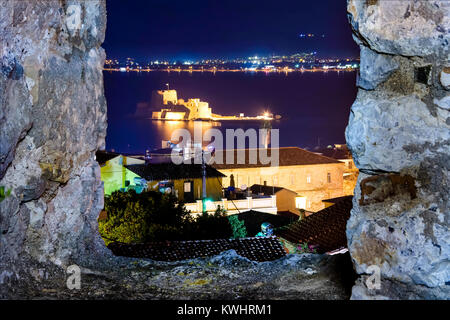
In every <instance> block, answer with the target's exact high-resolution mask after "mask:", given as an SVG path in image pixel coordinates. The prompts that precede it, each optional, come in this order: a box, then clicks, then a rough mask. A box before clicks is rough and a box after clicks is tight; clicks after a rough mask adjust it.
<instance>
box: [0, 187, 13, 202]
mask: <svg viewBox="0 0 450 320" xmlns="http://www.w3.org/2000/svg"><path fill="white" fill-rule="evenodd" d="M10 195H11V189H8V191H6V192H5V187H4V186H0V202H2V201H3V200H5V199H6V197H9V196H10Z"/></svg>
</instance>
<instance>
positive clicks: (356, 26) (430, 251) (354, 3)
mask: <svg viewBox="0 0 450 320" xmlns="http://www.w3.org/2000/svg"><path fill="white" fill-rule="evenodd" d="M348 16H349V20H350V23H351V25H352V28H353V32H354V39H355V41H356V42H357V43H358V44H359V45H360V47H361V68H360V73H359V77H358V80H357V85H358V87H359V91H358V95H357V99H356V101H355V103H354V104H353V106H352V109H351V114H350V120H349V125H348V127H347V129H346V139H347V143H348V145H349V147H350V149H351V151H352V154H353V157H354V159H355V163H356V165H357V167H358V168H359V170H360V175H359V178H358V184H357V186H356V189H355V197H354V200H353V201H354V206H353V210H352V214H351V218H350V220H349V222H348V224H347V238H348V245H349V249H350V253H351V256H352V259H353V262H354V265H355V267H356V271H357V273H358V274H359V275H360V278H359V280H358V282H357V284H356V285H355V286H354V288H353V294H352V298H354V299H385V298H391V299H396V298H426V299H432V298H447V299H448V297H449V296H450V290H449V282H450V237H449V229H448V227H449V214H450V213H449V198H450V197H449V196H450V176H449V169H450V130H449V129H450V112H449V111H450V96H449V91H448V90H449V85H450V83H449V77H450V61H449V59H450V51H449V40H450V2H448V1H417V0H416V1H413V0H411V1H408V0H402V1H382V0H378V1H377V0H367V1H363V0H349V1H348ZM371 265H375V266H378V267H379V268H380V271H381V286H380V288H379V289H377V288H376V287H372V289H369V288H368V286H367V281H368V280H369V282H370V283H374V282H371V281H372V280H373V279H374V277H373V276H372V277H370V279H369V276H370V275H372V274H373V270H375V269H371V268H370V266H371ZM372 268H373V267H372ZM375 268H376V267H375Z"/></svg>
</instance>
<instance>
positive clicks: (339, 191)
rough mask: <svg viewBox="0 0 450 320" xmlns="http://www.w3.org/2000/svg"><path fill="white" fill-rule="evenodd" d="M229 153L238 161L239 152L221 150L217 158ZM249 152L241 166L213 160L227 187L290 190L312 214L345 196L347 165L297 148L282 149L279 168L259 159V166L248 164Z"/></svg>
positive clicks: (224, 157) (280, 150)
mask: <svg viewBox="0 0 450 320" xmlns="http://www.w3.org/2000/svg"><path fill="white" fill-rule="evenodd" d="M269 150H270V149H269ZM228 152H233V153H234V159H237V153H236V150H227V151H218V152H216V155H215V158H217V159H226V155H224V153H228ZM221 153H222V154H221ZM245 153H246V156H245V159H246V163H244V164H238V163H237V161H234V162H233V163H231V164H230V163H223V164H220V163H219V164H218V163H214V161H215V160H214V159H213V163H212V165H213V166H214V167H215V168H216V169H217V170H219V171H220V172H221V173H223V174H224V175H225V176H226V177H224V178H223V185H224V187H227V186H230V185H233V186H235V187H236V188H241V187H242V186H245V187H247V186H252V185H253V184H260V185H264V184H266V185H271V186H276V187H281V188H285V189H289V190H291V191H294V192H296V193H297V194H298V196H299V197H303V199H304V201H299V204H300V203H303V204H304V208H301V207H300V208H298V209H305V210H307V211H311V212H316V211H319V210H321V209H323V208H325V205H324V203H323V202H322V200H324V199H329V198H336V197H341V196H343V195H344V192H343V173H344V169H345V168H344V167H345V164H344V163H343V162H340V161H337V160H335V159H332V158H329V157H325V156H322V155H318V154H316V153H313V152H309V151H307V150H304V149H300V148H297V147H289V148H279V149H278V154H279V161H278V165H277V166H271V165H270V164H262V163H261V162H260V161H259V159H258V161H257V163H253V164H252V163H248V159H249V149H245ZM223 162H225V160H223Z"/></svg>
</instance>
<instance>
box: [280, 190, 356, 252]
mask: <svg viewBox="0 0 450 320" xmlns="http://www.w3.org/2000/svg"><path fill="white" fill-rule="evenodd" d="M351 209H352V197H351V196H350V197H343V198H342V199H341V201H338V202H336V203H335V204H334V205H332V206H330V207H328V208H325V209H323V210H321V211H319V212H316V213H314V214H312V215H310V216H308V217H306V218H304V219H302V220H300V221H297V222H294V223H291V224H290V225H288V226H286V227H282V228H279V229H275V234H276V235H277V236H279V237H280V238H283V239H286V240H287V241H289V242H291V243H296V244H300V243H308V244H309V245H316V246H318V247H317V251H318V253H324V252H328V251H332V250H336V249H339V248H342V247H346V246H347V237H346V234H345V229H346V225H347V220H348V219H349V218H350V210H351Z"/></svg>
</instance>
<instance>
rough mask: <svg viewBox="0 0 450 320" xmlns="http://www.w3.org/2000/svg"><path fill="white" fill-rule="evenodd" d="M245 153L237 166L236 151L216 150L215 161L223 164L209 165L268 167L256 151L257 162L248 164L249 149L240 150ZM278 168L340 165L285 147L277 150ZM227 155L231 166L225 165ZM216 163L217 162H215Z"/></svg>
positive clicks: (306, 152)
mask: <svg viewBox="0 0 450 320" xmlns="http://www.w3.org/2000/svg"><path fill="white" fill-rule="evenodd" d="M242 150H243V151H244V152H245V163H244V164H239V163H238V162H237V159H238V150H237V149H233V150H218V151H216V152H215V156H214V158H215V159H223V160H222V162H223V164H218V163H211V165H212V166H213V167H214V168H216V169H219V170H220V169H237V168H258V167H270V166H271V164H270V163H267V164H265V163H262V162H261V161H260V159H259V154H258V153H259V151H258V150H257V149H252V150H256V153H257V161H256V163H253V164H252V163H249V162H250V161H249V154H250V152H249V150H251V149H240V151H241V152H242ZM272 150H275V149H268V150H267V156H268V157H270V156H271V154H272ZM278 150H279V164H278V165H279V166H297V165H313V164H328V163H341V162H339V161H337V160H335V159H332V158H329V157H325V156H322V155H319V154H317V153H314V152H310V151H307V150H304V149H300V148H298V147H286V148H279V149H278ZM227 154H229V155H231V156H232V158H233V161H232V164H228V163H226V162H227V160H226V157H227ZM216 161H218V160H216Z"/></svg>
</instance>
